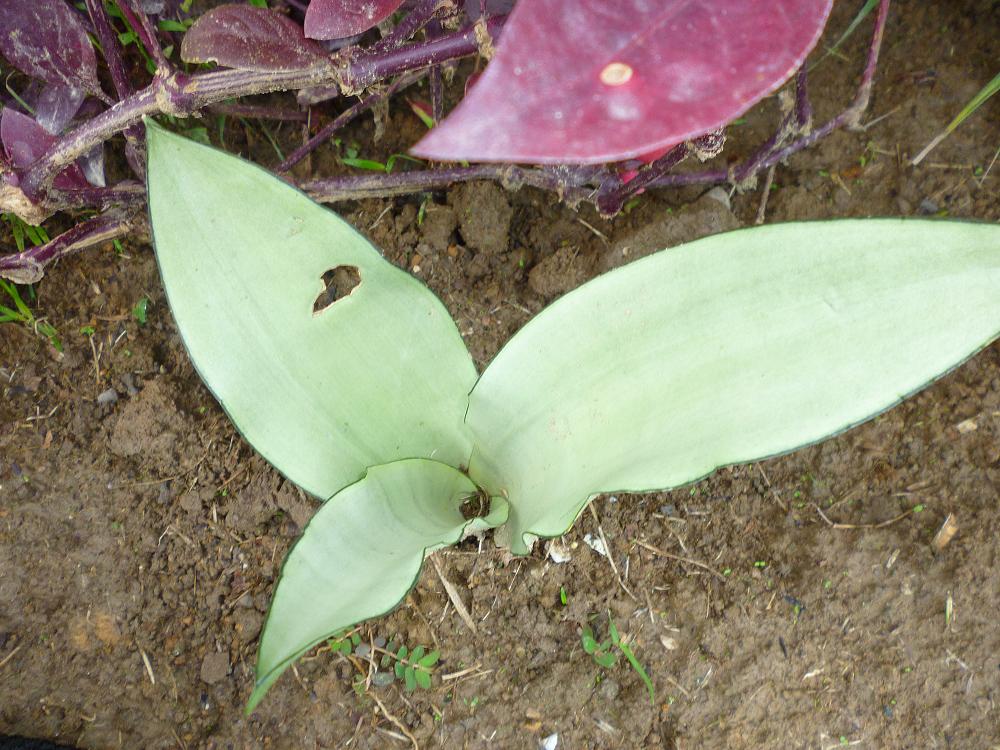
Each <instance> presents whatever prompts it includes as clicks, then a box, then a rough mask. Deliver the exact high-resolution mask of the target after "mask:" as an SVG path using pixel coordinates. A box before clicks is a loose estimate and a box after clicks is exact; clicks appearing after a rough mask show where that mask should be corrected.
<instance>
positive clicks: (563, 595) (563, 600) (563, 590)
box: [559, 586, 569, 607]
mask: <svg viewBox="0 0 1000 750" xmlns="http://www.w3.org/2000/svg"><path fill="white" fill-rule="evenodd" d="M559 602H560V603H561V604H562V605H563V606H564V607H565V606H566V605H567V604H568V603H569V597H568V596H567V595H566V587H565V586H560V587H559Z"/></svg>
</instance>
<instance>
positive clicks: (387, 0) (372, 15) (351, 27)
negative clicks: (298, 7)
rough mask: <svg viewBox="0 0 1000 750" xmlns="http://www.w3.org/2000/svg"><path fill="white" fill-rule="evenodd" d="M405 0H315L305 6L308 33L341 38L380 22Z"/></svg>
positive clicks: (320, 36)
mask: <svg viewBox="0 0 1000 750" xmlns="http://www.w3.org/2000/svg"><path fill="white" fill-rule="evenodd" d="M402 4H403V0H363V1H362V2H358V0H312V2H311V3H309V7H308V8H307V9H306V24H305V26H306V36H307V37H309V38H310V39H341V38H343V37H345V36H353V35H354V34H360V33H361V32H362V31H368V29H370V28H372V27H373V26H376V25H377V24H379V23H381V22H382V21H384V20H385V19H387V18H388V17H389V16H391V15H392V14H393V13H394V12H395V11H396V9H397V8H398V7H399V6H400V5H402Z"/></svg>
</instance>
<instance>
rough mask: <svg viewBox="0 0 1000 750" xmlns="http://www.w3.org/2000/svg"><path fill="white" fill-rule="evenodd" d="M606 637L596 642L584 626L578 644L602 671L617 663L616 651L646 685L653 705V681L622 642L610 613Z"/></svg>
mask: <svg viewBox="0 0 1000 750" xmlns="http://www.w3.org/2000/svg"><path fill="white" fill-rule="evenodd" d="M608 636H609V637H608V638H607V640H605V641H602V642H598V641H597V639H596V638H595V637H594V631H593V629H592V628H591V627H590V626H589V625H586V626H584V628H583V632H582V634H581V636H580V644H581V645H582V646H583V650H584V651H585V652H586V653H588V654H590V657H591V658H592V659H593V660H594V663H595V664H596V665H597V666H599V667H602V668H604V669H611V668H612V667H613V666H615V664H616V663H617V662H618V654H616V653H615V652H614V650H613V649H618V651H619V652H620V653H621V654H622V655H623V656H624V657H625V659H626V660H627V661H628V663H629V665H630V666H631V667H632V669H633V670H634V671H635V673H636V674H637V675H639V679H641V680H642V681H643V683H644V684H645V685H646V690H647V691H648V692H649V702H650V703H655V701H656V691H655V688H654V687H653V681H652V680H651V679H649V675H648V674H646V670H645V669H644V668H643V666H642V664H641V663H640V662H639V660H638V659H637V658H636V656H635V652H634V651H633V650H632V646H631V645H629V644H628V643H627V642H626V641H624V640H622V637H621V635H619V633H618V628H617V627H616V626H615V621H614V619H612V617H611V613H610V612H609V613H608Z"/></svg>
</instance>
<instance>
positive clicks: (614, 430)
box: [147, 123, 1000, 709]
mask: <svg viewBox="0 0 1000 750" xmlns="http://www.w3.org/2000/svg"><path fill="white" fill-rule="evenodd" d="M147 143H148V152H149V164H148V170H149V195H150V217H151V224H152V228H153V236H154V243H155V246H156V254H157V259H158V261H159V265H160V271H161V275H162V278H163V283H164V288H165V290H166V293H167V298H168V301H169V303H170V306H171V309H172V311H173V314H174V318H175V320H176V322H177V327H178V329H179V331H180V333H181V336H182V338H183V339H184V342H185V344H186V346H187V349H188V352H189V354H190V357H191V359H192V361H193V363H194V365H195V367H196V368H197V370H198V372H199V373H200V374H201V376H202V377H203V378H204V379H205V381H206V382H207V383H208V386H209V388H210V389H211V390H212V391H213V393H214V394H215V396H216V397H217V398H218V399H219V400H220V402H221V403H222V405H223V407H224V408H225V410H226V412H227V413H228V414H229V416H230V417H231V418H232V420H233V421H234V423H235V424H236V426H237V427H238V428H239V429H240V430H241V431H242V433H243V435H244V437H245V438H246V439H247V440H248V441H249V442H250V443H251V444H252V445H254V447H255V448H256V449H257V450H258V451H259V452H260V453H261V454H262V455H263V456H264V457H266V458H267V459H268V460H269V461H270V462H271V463H272V464H273V465H274V466H275V467H277V469H278V470H279V471H281V472H282V473H283V474H284V475H285V476H286V477H287V478H288V479H290V480H292V481H294V482H296V483H297V484H298V485H299V486H301V487H302V488H304V489H305V490H307V491H308V492H310V493H312V494H313V495H315V496H317V497H319V498H323V499H326V500H327V502H326V503H325V504H324V505H323V506H321V507H320V509H319V510H318V511H317V513H316V515H315V516H314V517H313V519H312V520H311V521H310V523H309V524H308V526H307V527H306V529H305V531H304V532H303V534H302V537H301V538H300V539H299V540H298V542H297V543H296V544H295V546H294V547H293V548H292V550H291V551H290V552H289V554H288V557H287V559H286V561H285V564H284V567H283V568H282V572H281V576H280V578H279V581H278V584H277V586H276V589H275V593H274V599H273V602H272V604H271V609H270V613H269V615H268V618H267V622H266V625H265V627H264V630H263V634H262V636H261V641H260V649H259V652H258V661H257V684H256V688H255V690H254V692H253V695H252V696H251V697H250V701H249V704H248V708H249V709H252V708H253V707H254V706H255V705H256V704H257V703H258V702H259V701H260V699H261V698H262V697H263V695H264V693H265V692H266V691H267V689H268V688H269V687H270V686H271V685H272V684H273V683H274V681H275V680H276V679H277V678H278V676H279V675H280V674H281V673H282V672H283V671H284V670H285V669H286V668H288V667H289V666H290V665H291V664H292V663H293V662H294V661H295V659H297V658H298V657H299V656H301V655H302V654H303V653H305V652H306V651H307V650H309V649H310V648H312V647H313V646H314V645H316V644H318V643H321V642H323V641H325V640H326V639H328V638H329V637H330V636H331V634H333V633H337V632H339V631H341V630H343V629H344V628H348V627H351V626H353V625H355V624H356V623H358V622H361V621H363V620H365V619H368V618H372V617H377V616H379V615H381V614H383V613H385V612H388V611H389V610H391V609H393V608H394V607H395V606H396V605H397V604H398V603H399V602H400V601H401V600H402V598H403V597H404V596H405V595H406V592H407V591H408V590H409V589H410V588H411V587H412V586H413V584H414V582H415V580H416V578H417V575H418V574H419V571H420V567H421V564H422V562H423V560H424V558H425V557H426V555H428V554H430V553H432V552H433V551H435V550H437V549H440V548H441V547H444V546H447V545H451V544H454V543H456V542H458V541H459V540H460V539H461V538H462V537H463V536H464V535H466V534H468V533H471V532H482V531H484V530H486V529H490V528H495V529H496V534H495V539H496V541H497V543H498V544H500V545H502V546H504V547H506V548H508V549H509V550H510V551H511V552H512V553H513V554H516V555H524V554H527V553H528V551H529V550H530V548H531V545H532V544H533V541H534V540H535V539H536V538H538V537H555V536H559V535H561V534H563V533H564V532H565V531H566V530H567V529H568V528H569V527H570V526H571V525H572V523H573V521H574V520H575V519H576V517H577V515H578V514H579V513H580V511H581V510H582V509H583V508H584V507H585V506H586V504H587V503H588V501H589V500H590V499H591V498H592V497H594V496H595V495H597V494H599V493H602V492H612V491H631V492H645V491H651V490H662V489H665V488H675V487H678V486H681V485H684V484H687V483H689V482H692V481H694V480H696V479H699V478H701V477H703V476H705V475H706V474H708V473H710V472H712V471H713V470H714V469H715V468H717V467H719V466H726V465H730V464H734V463H743V462H748V461H755V460H759V459H762V458H766V457H769V456H773V455H776V454H780V453H785V452H788V451H791V450H794V449H796V448H798V447H800V446H803V445H808V444H811V443H815V442H817V441H819V440H823V439H825V438H826V437H828V436H830V435H833V434H836V433H838V432H840V431H843V430H845V429H848V428H849V427H851V426H853V425H856V424H858V423H860V422H862V421H864V420H866V419H869V418H871V417H872V416H874V415H876V414H878V413H880V412H882V411H884V410H885V409H888V408H889V407H891V406H893V405H895V404H896V403H898V401H899V400H900V398H901V394H911V393H914V392H916V391H918V390H920V389H921V388H923V387H924V386H926V385H927V384H928V383H929V382H930V381H932V380H933V379H934V378H936V377H938V376H939V375H940V374H942V373H944V372H947V371H948V370H950V369H951V368H953V367H955V366H956V365H957V364H958V363H960V362H962V361H963V360H964V359H965V358H967V357H968V356H970V355H971V354H973V353H975V352H976V351H978V350H979V349H981V348H982V347H983V346H985V345H986V344H987V343H989V342H990V341H992V340H993V339H994V338H995V337H996V335H997V332H998V330H1000V226H997V225H991V224H972V223H962V222H942V221H927V220H924V221H920V220H899V219H881V220H850V221H835V222H817V223H806V224H786V225H774V226H761V227H755V228H753V229H748V230H742V231H737V232H731V233H727V234H721V235H716V236H713V237H709V238H706V239H703V240H699V241H698V242H696V243H692V244H691V245H688V246H683V247H679V248H674V249H671V250H668V251H663V252H660V253H656V254H653V255H651V256H648V257H646V258H643V259H641V260H639V261H636V262H634V263H632V264H629V265H627V266H624V267H622V268H619V269H617V270H615V271H613V272H611V273H608V274H605V275H604V276H600V277H598V278H597V279H594V280H593V281H590V282H589V283H587V284H584V285H583V286H582V287H580V288H579V289H576V290H575V291H573V292H571V293H570V294H567V295H565V296H564V297H562V298H560V299H559V300H558V301H557V302H556V303H555V304H553V305H551V306H550V307H549V308H547V309H546V310H544V311H543V312H542V313H541V314H539V315H538V316H536V317H535V319H534V320H532V321H531V322H529V323H528V324H527V325H526V326H525V327H524V328H523V329H522V330H521V331H520V332H518V334H517V335H516V336H514V338H513V339H511V340H510V341H509V342H508V343H507V345H506V346H505V347H504V348H503V349H502V350H501V351H500V353H499V354H497V355H496V357H495V358H494V359H493V361H492V362H491V363H490V365H489V366H488V367H487V368H486V369H485V371H484V372H483V373H482V374H477V372H476V368H475V366H474V364H473V362H472V359H471V357H470V355H469V353H468V350H467V349H466V347H465V344H464V342H463V341H462V337H461V335H460V333H459V331H458V329H457V327H456V326H455V324H454V322H453V321H452V320H451V318H450V317H449V315H448V313H447V311H446V310H445V308H444V307H443V306H442V304H441V303H440V301H439V300H438V299H437V298H436V297H435V296H434V295H433V294H432V293H431V292H430V291H429V290H428V289H427V288H426V287H424V286H423V285H422V284H420V282H418V281H417V280H416V279H415V278H413V277H412V276H410V275H409V274H407V273H405V272H403V271H401V270H400V269H398V268H396V267H395V266H393V265H391V264H390V263H389V262H387V261H386V260H385V259H384V258H383V257H382V256H381V255H380V253H379V252H378V251H377V250H376V249H375V248H373V247H372V246H371V245H370V244H369V243H368V241H367V240H365V239H364V238H363V237H362V236H361V235H359V234H358V233H357V232H355V231H354V229H352V228H351V227H350V226H349V225H348V224H346V223H345V222H343V221H342V220H341V219H340V218H338V217H337V216H336V215H335V214H333V213H331V212H329V211H327V210H326V209H324V208H322V207H320V206H318V205H316V204H314V203H312V202H311V201H310V200H309V199H308V198H307V197H306V196H304V195H303V194H302V193H300V192H298V191H297V190H295V189H294V188H293V187H291V186H289V185H287V184H285V183H283V182H282V181H280V180H278V179H276V178H275V177H274V176H272V175H270V174H268V173H267V172H265V171H264V170H262V169H260V168H257V167H254V166H252V165H249V164H247V163H245V162H242V161H240V160H239V159H236V158H235V157H232V156H228V155H226V154H223V153H221V152H218V151H214V150H212V149H210V148H206V147H204V146H201V145H198V144H195V143H192V142H191V141H188V140H185V139H183V138H180V137H178V136H176V135H173V134H170V133H168V132H166V131H165V130H163V129H162V128H160V127H157V126H155V125H153V124H152V123H150V124H149V126H148V127H147ZM338 272H339V274H340V276H339V277H340V278H350V279H353V282H352V284H349V285H346V286H344V287H343V288H340V287H339V286H337V284H338V282H337V281H336V279H337V278H338ZM328 280H330V281H329V283H331V284H334V285H335V286H337V292H338V293H337V294H336V295H334V297H335V298H334V299H333V300H332V301H330V295H329V294H328V290H327V289H326V288H325V287H326V284H327V283H328ZM319 302H322V304H318V303H319ZM470 508H474V509H475V510H474V511H473V512H471V513H465V512H463V511H464V510H465V511H467V510H469V509H470ZM619 648H621V646H619ZM621 650H622V653H624V654H625V655H626V658H628V652H627V651H626V650H625V649H624V648H621ZM396 656H397V657H398V656H399V654H398V653H397V654H396ZM630 661H631V660H630ZM633 666H634V665H633ZM404 679H405V668H404ZM414 680H419V678H418V677H417V674H416V672H415V673H414ZM418 684H419V682H418Z"/></svg>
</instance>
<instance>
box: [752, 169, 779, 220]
mask: <svg viewBox="0 0 1000 750" xmlns="http://www.w3.org/2000/svg"><path fill="white" fill-rule="evenodd" d="M777 167H778V165H777V164H772V165H771V166H770V168H769V169H768V170H767V175H765V177H764V188H763V190H762V191H761V196H760V203H759V204H758V205H757V217H756V218H755V219H754V222H753V223H754V224H756V225H757V226H760V225H761V224H763V223H764V215H765V213H766V211H767V199H768V198H769V197H771V185H772V183H773V182H774V170H775V169H777Z"/></svg>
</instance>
